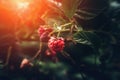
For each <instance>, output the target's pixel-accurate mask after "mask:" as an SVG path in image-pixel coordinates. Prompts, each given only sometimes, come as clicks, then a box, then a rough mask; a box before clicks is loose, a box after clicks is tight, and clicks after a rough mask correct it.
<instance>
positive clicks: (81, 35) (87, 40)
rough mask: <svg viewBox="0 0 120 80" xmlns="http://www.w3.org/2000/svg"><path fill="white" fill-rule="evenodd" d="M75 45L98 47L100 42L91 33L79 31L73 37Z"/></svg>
mask: <svg viewBox="0 0 120 80" xmlns="http://www.w3.org/2000/svg"><path fill="white" fill-rule="evenodd" d="M74 40H75V41H76V42H77V43H80V44H84V45H91V46H94V47H100V45H101V44H100V43H101V40H100V38H99V37H98V36H97V35H96V34H95V33H94V32H93V31H80V32H78V33H76V34H75V35H74Z"/></svg>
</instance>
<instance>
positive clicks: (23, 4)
mask: <svg viewBox="0 0 120 80" xmlns="http://www.w3.org/2000/svg"><path fill="white" fill-rule="evenodd" d="M28 7H29V2H19V3H17V8H18V9H23V10H24V9H27V8H28Z"/></svg>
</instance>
